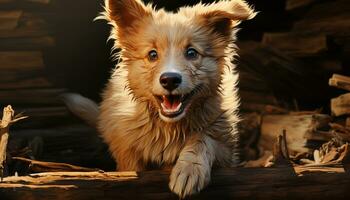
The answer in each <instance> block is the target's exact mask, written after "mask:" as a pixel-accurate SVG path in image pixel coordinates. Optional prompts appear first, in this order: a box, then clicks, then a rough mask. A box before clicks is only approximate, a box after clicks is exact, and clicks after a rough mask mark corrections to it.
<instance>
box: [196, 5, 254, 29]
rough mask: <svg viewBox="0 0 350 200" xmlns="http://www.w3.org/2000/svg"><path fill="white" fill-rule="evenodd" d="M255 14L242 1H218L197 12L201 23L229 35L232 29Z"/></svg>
mask: <svg viewBox="0 0 350 200" xmlns="http://www.w3.org/2000/svg"><path fill="white" fill-rule="evenodd" d="M256 14H257V13H256V12H255V11H254V9H253V8H252V7H250V6H249V5H248V4H247V3H246V2H245V1H244V0H230V1H219V2H216V3H213V4H209V5H205V6H204V7H202V8H201V9H200V11H199V15H200V16H201V21H202V23H204V25H206V26H210V27H211V28H213V30H214V31H216V32H219V33H221V34H224V35H228V34H231V31H232V28H233V27H235V26H237V25H238V24H239V23H240V22H241V21H242V20H249V19H252V18H254V17H255V15H256Z"/></svg>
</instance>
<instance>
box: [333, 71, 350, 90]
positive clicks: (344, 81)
mask: <svg viewBox="0 0 350 200" xmlns="http://www.w3.org/2000/svg"><path fill="white" fill-rule="evenodd" d="M329 85H330V86H334V87H337V88H340V89H344V90H348V91H350V77H348V76H343V75H340V74H333V76H332V78H330V79H329Z"/></svg>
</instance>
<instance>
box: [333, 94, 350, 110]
mask: <svg viewBox="0 0 350 200" xmlns="http://www.w3.org/2000/svg"><path fill="white" fill-rule="evenodd" d="M331 111H332V114H333V115H335V116H341V115H345V114H350V93H347V94H343V95H340V96H339V97H336V98H333V99H331Z"/></svg>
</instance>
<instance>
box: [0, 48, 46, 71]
mask: <svg viewBox="0 0 350 200" xmlns="http://www.w3.org/2000/svg"><path fill="white" fill-rule="evenodd" d="M44 66H45V65H44V61H43V54H42V52H40V51H1V52H0V70H29V69H30V70H36V69H43V68H44Z"/></svg>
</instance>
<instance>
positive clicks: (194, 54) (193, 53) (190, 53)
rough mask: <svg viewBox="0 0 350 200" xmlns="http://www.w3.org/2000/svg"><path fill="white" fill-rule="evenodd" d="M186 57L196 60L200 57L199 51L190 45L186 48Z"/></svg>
mask: <svg viewBox="0 0 350 200" xmlns="http://www.w3.org/2000/svg"><path fill="white" fill-rule="evenodd" d="M185 57H186V58H187V59H188V60H194V59H196V58H197V57H198V52H197V50H195V49H194V48H192V47H190V48H188V49H187V50H186V52H185Z"/></svg>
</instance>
